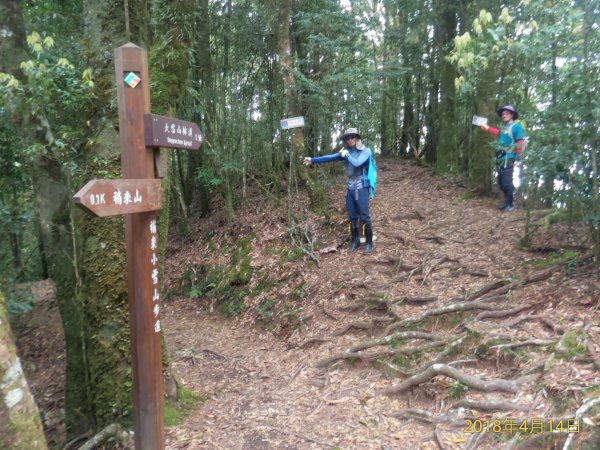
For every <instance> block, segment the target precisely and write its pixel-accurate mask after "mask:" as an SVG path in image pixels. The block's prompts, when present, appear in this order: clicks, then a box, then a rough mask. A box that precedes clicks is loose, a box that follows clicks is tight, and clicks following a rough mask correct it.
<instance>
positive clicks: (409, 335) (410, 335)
mask: <svg viewBox="0 0 600 450" xmlns="http://www.w3.org/2000/svg"><path fill="white" fill-rule="evenodd" d="M400 339H427V340H430V341H443V342H448V341H450V340H451V339H452V338H451V337H448V336H443V335H441V334H432V333H425V332H423V331H402V332H399V333H394V334H390V335H388V336H385V337H382V338H379V339H372V340H370V341H365V342H361V343H359V344H357V345H355V346H353V347H351V348H350V349H349V350H348V351H350V352H359V351H361V350H366V349H368V348H372V347H377V346H378V345H388V344H389V343H390V342H392V341H393V340H400Z"/></svg>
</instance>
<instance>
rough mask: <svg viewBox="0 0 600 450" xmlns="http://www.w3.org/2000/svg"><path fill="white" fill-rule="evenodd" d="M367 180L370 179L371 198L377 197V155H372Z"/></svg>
mask: <svg viewBox="0 0 600 450" xmlns="http://www.w3.org/2000/svg"><path fill="white" fill-rule="evenodd" d="M367 178H368V179H369V193H370V194H371V198H374V197H375V186H376V185H377V164H376V163H375V155H373V154H372V153H371V156H370V157H369V170H368V172H367Z"/></svg>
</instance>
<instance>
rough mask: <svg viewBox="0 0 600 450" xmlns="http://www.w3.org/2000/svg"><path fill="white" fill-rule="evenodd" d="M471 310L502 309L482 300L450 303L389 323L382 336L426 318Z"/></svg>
mask: <svg viewBox="0 0 600 450" xmlns="http://www.w3.org/2000/svg"><path fill="white" fill-rule="evenodd" d="M473 309H483V310H486V311H497V310H500V309H502V308H500V307H498V306H493V305H490V304H488V303H487V302H485V301H483V300H477V301H474V302H457V303H450V304H449V305H444V306H441V307H439V308H436V309H432V310H430V311H427V312H426V313H424V314H421V315H420V316H419V317H417V318H409V319H404V320H401V321H399V322H394V323H391V324H390V325H388V327H387V328H386V329H385V331H384V335H388V334H390V333H391V332H393V331H395V330H397V329H398V328H403V327H406V326H408V325H412V324H413V323H417V322H420V321H421V320H423V319H426V318H427V317H431V316H441V315H442V314H448V313H453V312H458V311H469V310H473Z"/></svg>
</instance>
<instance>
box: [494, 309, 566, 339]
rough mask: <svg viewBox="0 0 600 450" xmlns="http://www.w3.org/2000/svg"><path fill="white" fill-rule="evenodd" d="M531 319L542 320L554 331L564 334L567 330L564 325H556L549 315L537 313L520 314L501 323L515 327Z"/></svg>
mask: <svg viewBox="0 0 600 450" xmlns="http://www.w3.org/2000/svg"><path fill="white" fill-rule="evenodd" d="M530 320H538V321H540V322H541V323H542V324H544V325H546V327H548V328H549V329H550V330H551V331H553V332H555V333H558V334H563V333H564V332H565V329H564V327H561V326H559V325H556V324H555V323H554V322H552V321H551V320H550V319H548V318H547V317H544V316H540V315H535V314H531V315H528V314H526V315H523V316H519V317H517V318H516V319H512V320H508V321H504V322H502V323H500V326H501V327H502V328H513V327H515V326H516V325H518V324H520V323H521V322H525V321H530Z"/></svg>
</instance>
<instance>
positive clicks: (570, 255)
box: [528, 250, 579, 269]
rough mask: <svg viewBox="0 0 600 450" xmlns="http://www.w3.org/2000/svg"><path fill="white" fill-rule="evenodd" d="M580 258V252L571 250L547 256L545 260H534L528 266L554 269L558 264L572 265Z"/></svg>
mask: <svg viewBox="0 0 600 450" xmlns="http://www.w3.org/2000/svg"><path fill="white" fill-rule="evenodd" d="M578 256H579V252H576V251H570V250H565V251H559V252H551V253H548V254H547V255H545V257H544V258H542V259H535V260H532V261H530V262H529V263H528V264H530V265H531V266H533V267H535V268H536V269H547V268H548V267H553V266H556V265H558V264H567V265H571V264H572V263H573V262H574V261H575V260H576V259H577V257H578Z"/></svg>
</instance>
